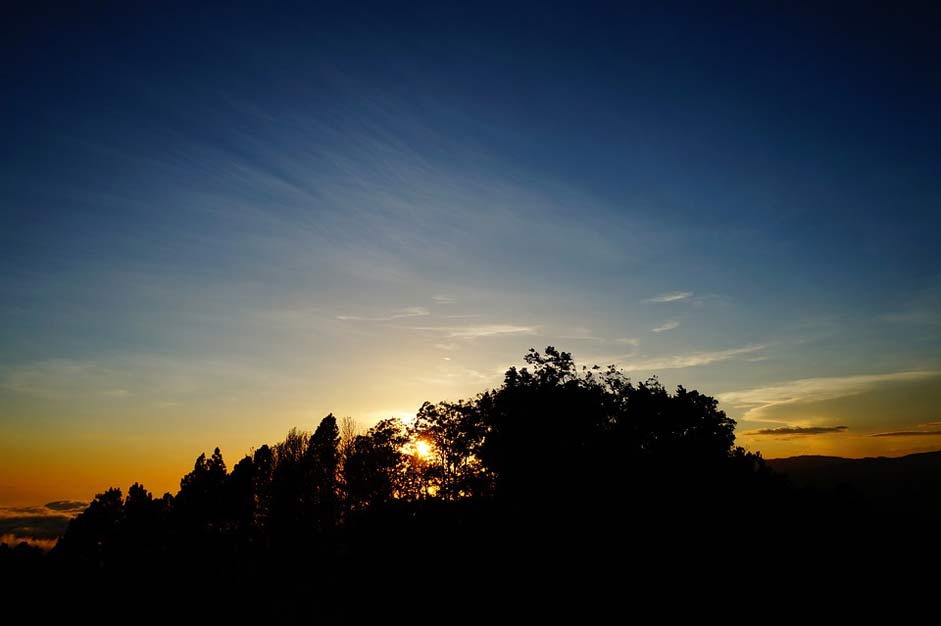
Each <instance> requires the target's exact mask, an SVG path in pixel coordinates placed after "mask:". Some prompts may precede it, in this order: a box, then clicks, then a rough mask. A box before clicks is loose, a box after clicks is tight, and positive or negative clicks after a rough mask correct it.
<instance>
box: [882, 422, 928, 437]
mask: <svg viewBox="0 0 941 626" xmlns="http://www.w3.org/2000/svg"><path fill="white" fill-rule="evenodd" d="M939 426H941V422H928V423H927V424H919V425H918V426H916V427H915V428H916V429H917V430H893V431H889V432H885V433H875V434H874V435H870V437H938V436H941V429H939V428H938V427H939Z"/></svg>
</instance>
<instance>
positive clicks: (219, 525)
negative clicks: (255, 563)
mask: <svg viewBox="0 0 941 626" xmlns="http://www.w3.org/2000/svg"><path fill="white" fill-rule="evenodd" d="M525 360H526V363H527V367H524V368H522V369H519V370H517V369H516V368H511V369H510V370H508V371H507V372H506V376H505V380H504V383H503V385H502V386H501V387H499V388H497V389H494V390H489V391H486V392H484V393H481V394H479V395H478V396H477V397H476V398H473V399H471V400H467V401H458V402H440V403H438V404H431V403H425V404H424V405H423V406H422V407H421V408H420V410H419V411H418V414H417V417H416V419H415V420H414V422H413V423H411V424H408V425H406V424H403V423H402V422H401V421H400V420H398V419H386V420H383V421H381V422H379V423H378V424H376V425H374V426H373V427H371V428H370V429H369V430H368V431H366V432H365V433H359V434H357V433H356V432H355V430H354V427H353V425H352V424H351V422H349V421H348V420H344V421H343V423H342V424H341V423H338V421H337V419H336V418H335V417H334V416H333V415H328V416H327V417H325V418H324V419H323V420H322V421H321V422H320V424H319V425H318V426H317V428H316V430H314V432H313V433H312V434H309V433H307V432H304V431H301V430H297V429H292V430H291V431H290V432H289V433H288V434H287V437H286V438H285V439H284V440H283V441H281V442H279V443H277V444H275V445H271V446H269V445H263V446H261V447H260V448H258V449H257V450H255V451H254V452H253V454H250V455H246V456H245V457H243V458H242V459H240V460H239V461H238V462H237V463H236V464H235V466H234V467H232V469H231V471H229V470H228V468H227V466H226V463H225V461H224V460H223V457H222V453H221V452H220V450H219V449H218V448H217V449H216V450H215V451H214V452H213V453H212V455H211V456H209V457H208V458H207V457H206V455H205V454H203V455H200V456H199V457H198V458H197V459H196V463H195V465H194V467H193V471H191V472H190V473H188V474H187V475H185V476H184V477H183V478H182V480H181V481H180V490H179V492H178V493H177V494H176V495H171V494H169V493H168V494H164V495H163V496H162V497H160V498H154V497H153V496H152V494H150V493H149V492H148V491H147V490H146V489H145V488H144V487H143V486H142V485H139V484H134V485H132V486H131V487H130V489H129V490H128V492H127V496H126V497H123V495H122V492H121V491H120V490H119V489H116V488H114V489H109V490H108V491H106V492H104V493H101V494H98V495H97V496H96V497H95V499H94V501H93V502H92V503H91V504H90V505H89V507H88V509H87V510H86V511H85V512H83V513H82V514H80V515H79V516H78V517H76V518H75V519H74V520H73V521H72V523H71V524H70V525H69V528H68V529H67V531H66V533H65V535H64V536H63V537H62V539H61V540H60V542H59V544H58V545H57V546H56V548H55V550H54V557H56V558H59V559H62V560H64V561H66V562H68V563H70V564H72V565H73V566H81V567H91V568H96V569H98V568H103V569H107V568H127V567H132V566H134V565H135V564H139V563H142V562H148V561H150V560H153V559H174V558H178V559H183V560H186V559H187V558H189V557H190V556H192V555H194V554H200V555H205V554H207V553H213V554H216V555H220V554H224V555H225V556H226V558H230V557H232V556H233V555H238V556H241V557H255V556H257V555H258V554H259V553H265V552H272V553H275V554H281V553H292V554H293V553H297V552H299V551H300V552H305V551H311V550H313V551H318V552H326V553H330V554H331V556H335V552H336V550H337V548H338V547H339V546H340V545H342V544H344V543H345V542H346V540H347V539H348V538H349V535H350V532H347V531H348V530H350V529H354V528H357V526H358V525H359V526H361V525H362V524H364V523H366V522H364V520H368V519H369V518H370V517H381V516H384V515H388V514H389V512H390V511H394V510H399V511H403V510H406V509H408V510H409V511H410V514H411V515H413V516H414V515H416V514H417V511H424V512H427V511H429V510H438V511H440V510H444V509H448V508H450V509H451V510H452V513H451V515H453V514H455V513H454V511H465V512H466V511H467V510H469V509H470V508H471V507H473V506H477V508H478V509H479V508H480V507H481V506H485V507H494V506H498V507H500V509H501V511H503V512H504V513H511V514H512V515H514V516H517V517H518V516H519V515H520V514H525V515H526V516H533V515H536V512H537V511H543V512H544V511H545V510H546V509H547V508H552V509H553V513H552V517H553V519H552V520H551V521H547V520H541V521H540V522H539V523H540V525H546V524H547V523H553V524H554V523H557V522H559V521H560V520H561V519H563V518H572V519H576V518H578V519H581V518H583V517H584V516H585V515H586V513H588V514H591V515H593V516H597V515H599V514H601V513H602V512H605V511H606V512H607V513H614V512H616V511H619V510H621V509H622V508H623V507H624V506H625V505H628V504H630V503H634V504H635V505H636V504H638V503H640V502H644V503H646V505H648V506H651V505H653V503H656V506H657V509H656V510H649V511H648V512H647V513H646V515H647V516H649V517H651V518H653V517H658V515H659V514H658V513H657V511H661V512H662V510H663V507H664V506H669V507H670V508H671V509H672V508H675V507H676V506H678V505H679V506H683V507H684V508H689V507H693V506H695V507H703V506H706V505H708V506H709V508H711V509H714V508H716V507H717V506H723V507H729V506H733V505H734V503H735V502H736V501H741V499H742V498H743V496H746V495H747V496H748V497H749V498H750V499H751V498H752V497H753V495H754V493H753V492H754V490H755V489H756V488H757V486H758V485H759V484H763V483H768V482H769V481H770V480H771V474H770V472H768V470H766V468H765V467H764V464H763V462H762V460H761V458H760V457H759V456H758V455H753V454H750V453H747V452H745V451H744V450H742V449H741V448H737V447H735V446H734V441H735V437H734V427H735V422H734V421H733V420H732V419H730V418H728V417H727V416H726V415H725V413H724V412H723V411H721V410H719V408H718V406H717V402H716V400H715V399H714V398H711V397H709V396H706V395H703V394H700V393H698V392H696V391H688V390H686V389H684V388H683V387H679V388H677V390H676V392H675V393H670V392H668V391H667V390H666V389H665V388H664V387H663V386H662V385H661V384H660V383H659V382H657V380H656V379H652V380H649V381H647V382H644V383H639V384H634V383H632V382H631V381H630V380H628V379H627V378H626V377H625V376H624V375H623V373H622V372H621V371H619V370H617V369H616V368H614V367H609V368H607V369H601V368H598V367H595V368H592V369H587V368H582V369H578V368H577V367H576V365H575V363H574V361H573V359H572V357H571V355H570V354H569V353H566V352H560V351H558V350H555V349H554V348H552V347H549V348H547V350H546V351H545V353H539V352H537V351H535V350H531V351H530V352H529V354H527V355H526V357H525ZM341 431H342V432H341ZM470 503H476V504H470ZM481 503H486V504H483V505H481ZM452 521H453V520H452ZM343 547H344V549H349V546H347V545H344V546H343Z"/></svg>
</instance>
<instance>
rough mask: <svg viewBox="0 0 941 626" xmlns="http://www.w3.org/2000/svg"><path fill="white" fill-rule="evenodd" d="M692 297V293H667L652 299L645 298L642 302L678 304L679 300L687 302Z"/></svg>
mask: <svg viewBox="0 0 941 626" xmlns="http://www.w3.org/2000/svg"><path fill="white" fill-rule="evenodd" d="M692 297H693V292H692V291H670V292H668V293H661V294H660V295H658V296H653V297H652V298H646V299H645V300H644V302H679V301H681V300H689V299H690V298H692Z"/></svg>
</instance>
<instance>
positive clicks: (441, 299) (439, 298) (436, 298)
mask: <svg viewBox="0 0 941 626" xmlns="http://www.w3.org/2000/svg"><path fill="white" fill-rule="evenodd" d="M431 299H432V301H433V302H434V303H435V304H440V305H445V304H454V303H455V302H457V298H455V297H454V296H449V295H447V294H445V293H438V294H435V295H433V296H432V297H431Z"/></svg>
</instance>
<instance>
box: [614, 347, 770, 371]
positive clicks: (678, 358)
mask: <svg viewBox="0 0 941 626" xmlns="http://www.w3.org/2000/svg"><path fill="white" fill-rule="evenodd" d="M762 348H764V346H763V345H755V346H742V347H740V348H731V349H729V350H715V351H711V352H691V353H689V354H676V355H672V356H664V357H653V358H649V359H637V360H633V361H622V362H621V363H620V364H619V365H620V366H621V368H622V369H624V370H625V371H627V372H637V371H647V370H669V369H682V368H684V367H697V366H699V365H709V364H710V363H717V362H719V361H728V360H730V359H734V358H736V357H739V356H742V355H746V354H753V353H755V352H757V351H759V350H761V349H762Z"/></svg>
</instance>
